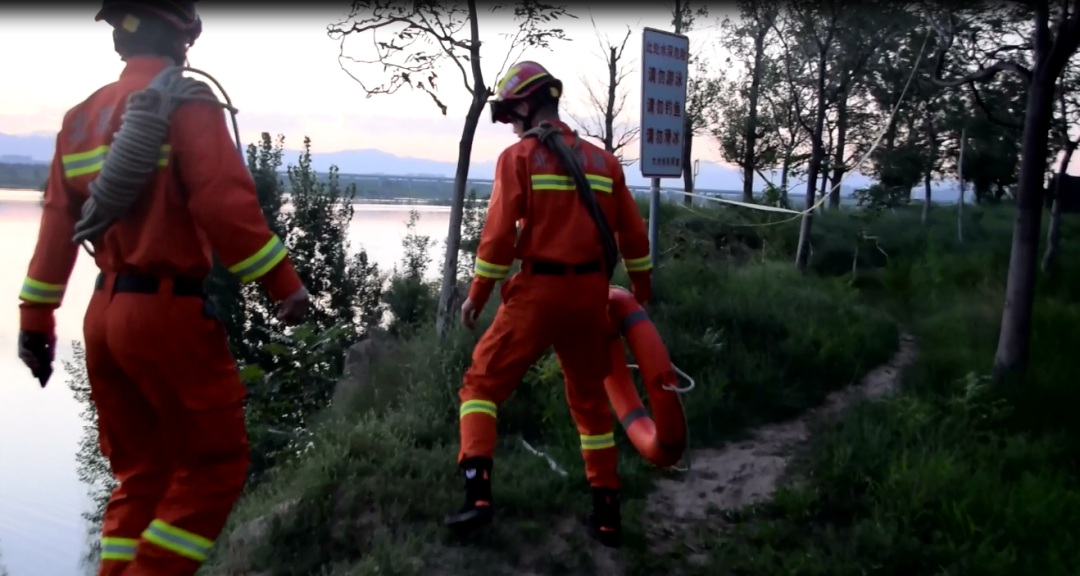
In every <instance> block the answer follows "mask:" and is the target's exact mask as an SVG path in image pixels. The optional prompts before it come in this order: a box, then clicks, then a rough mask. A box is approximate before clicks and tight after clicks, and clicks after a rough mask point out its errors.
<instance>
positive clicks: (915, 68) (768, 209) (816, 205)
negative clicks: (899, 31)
mask: <svg viewBox="0 0 1080 576" xmlns="http://www.w3.org/2000/svg"><path fill="white" fill-rule="evenodd" d="M929 40H930V32H927V33H926V37H925V38H923V43H922V47H921V48H919V55H918V57H916V58H915V64H914V65H913V66H912V68H911V75H910V76H908V79H907V82H906V83H905V84H904V90H903V91H902V92H900V98H899V100H897V102H896V105H895V106H893V109H892V112H890V113H889V121H888V122H887V123H886V124H885V128H883V129H882V130H881V132H879V133H878V135H877V138H875V139H874V143H873V144H872V145H871V146H870V149H869V150H867V151H866V153H865V154H863V155H862V158H859V161H858V162H856V163H855V166H853V167H852V168H851V170H850V171H848V172H847V173H846V174H844V177H843V178H841V179H840V181H839V182H834V183H833V186H832V188H830V189H829V191H828V192H823V193H822V195H821V198H820V199H819V200H818V201H817V202H815V203H814V204H813V205H812V206H810V207H809V208H807V209H806V210H803V211H801V212H799V211H795V210H788V209H785V208H778V207H776V206H764V205H761V204H750V203H747V202H737V201H735V200H728V199H726V198H716V197H713V196H702V195H700V194H694V193H693V192H685V191H682V190H668V189H664V188H661V189H660V191H661V192H668V193H671V192H674V193H676V194H682V195H684V196H691V197H695V198H704V199H706V200H712V201H714V202H720V203H723V204H735V205H738V206H742V207H744V208H750V209H753V210H761V211H764V212H785V213H789V214H794V215H795V216H793V217H792V218H786V219H784V220H777V221H775V222H766V223H763V224H741V225H742V226H771V225H775V224H783V223H785V222H791V221H792V220H797V219H799V218H801V217H802V216H805V215H806V214H809V213H811V212H813V211H814V210H817V209H818V208H819V207H821V205H822V204H824V203H825V201H826V200H828V199H829V196H830V195H831V194H832V193H833V192H834V191H835V190H837V189H839V188H840V186H841V185H842V184H843V183H844V181H845V180H847V179H848V178H850V177H851V176H853V175H855V173H856V172H858V170H859V167H860V166H862V165H863V163H864V162H866V160H867V159H868V158H870V155H871V154H873V153H874V150H876V149H877V147H878V145H880V144H881V139H882V138H884V137H885V133H886V132H888V130H889V126H890V125H891V124H892V122H893V119H894V118H895V117H896V113H897V112H898V111H899V110H900V105H901V104H903V102H904V97H905V96H907V92H908V88H910V87H911V81H912V80H914V79H915V74H916V73H918V71H919V64H920V63H921V62H922V57H923V54H924V53H925V52H926V44H927V42H929ZM680 205H681V204H680ZM684 208H686V207H685V206H684ZM687 209H689V208H687ZM691 212H693V210H691ZM696 213H697V214H700V212H696Z"/></svg>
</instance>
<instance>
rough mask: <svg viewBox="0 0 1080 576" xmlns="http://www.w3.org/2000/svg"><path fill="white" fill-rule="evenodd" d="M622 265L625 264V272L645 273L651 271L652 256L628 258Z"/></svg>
mask: <svg viewBox="0 0 1080 576" xmlns="http://www.w3.org/2000/svg"><path fill="white" fill-rule="evenodd" d="M623 263H624V264H626V271H627V272H645V271H646V270H652V256H644V257H642V258H629V259H625V260H623Z"/></svg>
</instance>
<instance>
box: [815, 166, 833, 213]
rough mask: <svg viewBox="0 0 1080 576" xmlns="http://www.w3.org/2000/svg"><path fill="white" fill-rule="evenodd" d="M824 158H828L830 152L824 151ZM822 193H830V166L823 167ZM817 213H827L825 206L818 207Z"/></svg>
mask: <svg viewBox="0 0 1080 576" xmlns="http://www.w3.org/2000/svg"><path fill="white" fill-rule="evenodd" d="M822 156H828V152H827V151H823V153H822ZM834 184H835V182H834ZM821 193H822V194H827V193H829V167H828V166H825V167H823V168H822V170H821ZM817 211H818V212H824V211H825V205H824V204H822V205H821V206H818V209H817Z"/></svg>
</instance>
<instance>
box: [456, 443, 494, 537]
mask: <svg viewBox="0 0 1080 576" xmlns="http://www.w3.org/2000/svg"><path fill="white" fill-rule="evenodd" d="M491 464H492V462H491V458H467V459H465V460H463V461H462V462H461V469H462V471H464V472H465V505H464V506H462V507H461V509H460V510H458V511H457V512H456V513H454V514H450V515H449V516H447V517H446V525H447V526H449V527H450V528H452V529H454V530H472V529H473V528H478V527H480V526H484V525H486V524H491V520H492V518H494V517H495V510H494V509H493V508H492V506H491Z"/></svg>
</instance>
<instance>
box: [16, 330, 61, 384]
mask: <svg viewBox="0 0 1080 576" xmlns="http://www.w3.org/2000/svg"><path fill="white" fill-rule="evenodd" d="M55 354H56V338H55V337H52V336H50V335H48V334H45V333H44V332H19V358H21V359H22V361H23V363H25V364H26V365H27V367H29V368H30V371H31V372H32V373H33V374H34V377H35V378H37V379H38V382H40V383H41V387H42V388H44V387H45V385H46V384H48V383H49V377H50V376H52V362H53V358H54V357H55Z"/></svg>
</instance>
